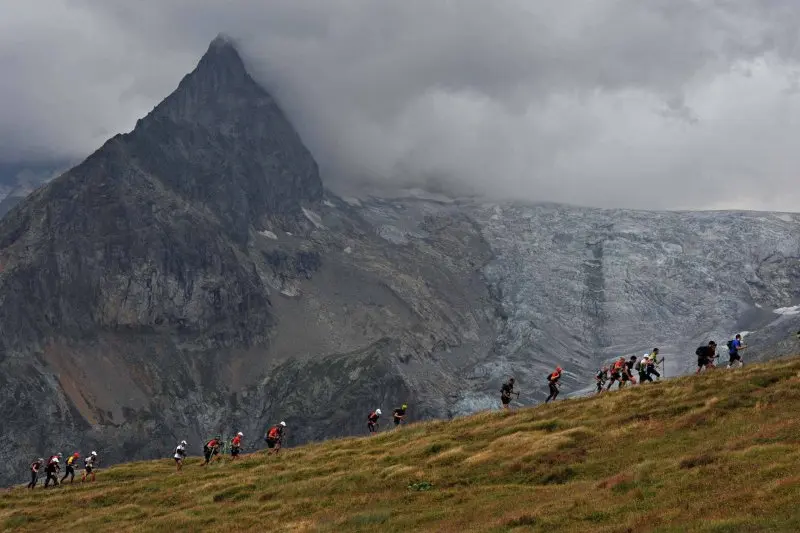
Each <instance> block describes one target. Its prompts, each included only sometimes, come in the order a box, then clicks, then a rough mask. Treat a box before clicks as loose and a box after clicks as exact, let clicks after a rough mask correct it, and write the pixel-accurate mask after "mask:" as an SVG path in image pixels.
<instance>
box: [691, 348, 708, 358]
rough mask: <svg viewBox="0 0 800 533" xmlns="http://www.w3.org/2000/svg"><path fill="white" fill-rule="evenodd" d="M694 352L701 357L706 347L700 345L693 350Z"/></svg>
mask: <svg viewBox="0 0 800 533" xmlns="http://www.w3.org/2000/svg"><path fill="white" fill-rule="evenodd" d="M694 354H695V355H696V356H698V357H702V356H704V355H705V354H706V347H705V346H700V347H699V348H698V349H696V350H695V351H694Z"/></svg>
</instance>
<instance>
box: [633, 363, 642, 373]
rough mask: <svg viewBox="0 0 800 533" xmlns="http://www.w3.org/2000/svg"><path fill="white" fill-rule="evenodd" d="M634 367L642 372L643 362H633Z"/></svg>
mask: <svg viewBox="0 0 800 533" xmlns="http://www.w3.org/2000/svg"><path fill="white" fill-rule="evenodd" d="M633 368H635V369H636V370H637V371H640V372H641V370H642V362H641V361H636V362H635V363H634V364H633Z"/></svg>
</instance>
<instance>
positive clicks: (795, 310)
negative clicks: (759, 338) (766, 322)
mask: <svg viewBox="0 0 800 533" xmlns="http://www.w3.org/2000/svg"><path fill="white" fill-rule="evenodd" d="M772 312H773V313H775V314H776V315H800V305H795V306H793V307H779V308H778V309H775V310H774V311H772Z"/></svg>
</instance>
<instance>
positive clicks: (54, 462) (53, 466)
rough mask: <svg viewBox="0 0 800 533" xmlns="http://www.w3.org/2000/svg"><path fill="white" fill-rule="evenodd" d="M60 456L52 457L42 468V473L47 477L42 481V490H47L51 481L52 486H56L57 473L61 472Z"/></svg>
mask: <svg viewBox="0 0 800 533" xmlns="http://www.w3.org/2000/svg"><path fill="white" fill-rule="evenodd" d="M60 462H61V454H60V453H59V454H58V455H53V456H51V457H50V459H49V460H48V461H47V466H45V467H44V473H45V475H46V476H47V477H45V479H44V488H47V487H48V486H49V485H50V481H51V480H52V482H53V486H54V487H57V486H58V475H57V474H58V472H60V471H61V465H60V464H59V463H60Z"/></svg>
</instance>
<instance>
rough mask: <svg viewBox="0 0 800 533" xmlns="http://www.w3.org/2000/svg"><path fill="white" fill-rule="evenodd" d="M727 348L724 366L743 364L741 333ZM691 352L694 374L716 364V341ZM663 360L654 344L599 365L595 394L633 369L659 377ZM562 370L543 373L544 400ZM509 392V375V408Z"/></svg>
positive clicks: (505, 398)
mask: <svg viewBox="0 0 800 533" xmlns="http://www.w3.org/2000/svg"><path fill="white" fill-rule="evenodd" d="M797 336H798V338H800V331H798V332H797ZM727 348H728V357H729V360H728V368H734V367H736V366H739V367H741V366H743V365H744V362H743V361H742V354H741V352H742V351H744V350H745V349H746V348H747V345H746V344H744V343H743V342H742V336H741V334H737V335H736V336H735V337H734V338H733V339H731V340H729V341H728V342H727ZM695 355H697V372H695V373H696V374H699V373H700V372H702V371H704V370H707V369H709V368H716V366H715V365H714V360H715V359H717V358H718V357H719V355H718V354H717V343H716V342H715V341H713V340H712V341H709V343H708V344H706V345H703V346H700V347H698V348H697V350H695ZM663 364H664V358H663V357H661V356H660V355H659V349H658V348H653V351H652V352H649V353H645V354H644V355H643V356H642V357H641V359H640V358H639V357H637V356H635V355H632V356H630V358H628V359H625V357H624V356H621V357H620V358H619V359H617V360H616V361H614V362H613V363H610V364H606V365H603V366H602V367H601V368H600V370H598V371H597V373H596V374H595V378H594V379H595V384H596V386H597V393H598V394H599V393H601V392H604V391H607V390H609V389H611V387H612V386H613V385H614V383H618V384H619V385H618V388H620V389H621V388H623V387H625V386H626V385H627V384H628V383H631V384H634V385H635V384H636V383H637V379H636V377H635V375H634V374H635V373H637V374H638V375H639V379H638V383H639V384H643V383H646V382H648V381H649V382H653V381H654V379H653V378H654V377H655V379H659V380H660V379H661V373H660V372H659V371H658V368H659V367H661V368H662V370H663ZM562 372H563V369H562V368H561V367H560V366H559V367H556V369H555V371H554V372H552V373H550V374H548V375H547V385H548V388H549V391H550V394H549V395H548V396H547V399H546V400H545V403H548V402H550V401H551V400H555V399H556V397H557V396H558V392H559V389H560V387H561V384H560V379H561V374H562ZM512 395H516V396H517V398H519V392H517V391H515V390H514V378H513V377H512V378H509V380H508V381H507V382H506V383H504V384H503V385H502V387H501V388H500V403H501V405H502V407H503V409H508V408H509V405H510V404H511V397H512Z"/></svg>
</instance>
